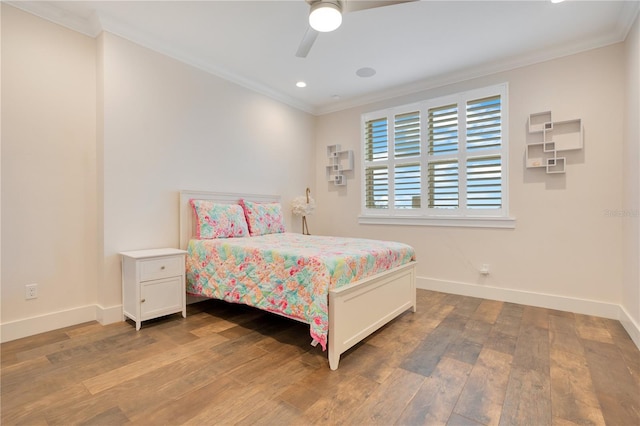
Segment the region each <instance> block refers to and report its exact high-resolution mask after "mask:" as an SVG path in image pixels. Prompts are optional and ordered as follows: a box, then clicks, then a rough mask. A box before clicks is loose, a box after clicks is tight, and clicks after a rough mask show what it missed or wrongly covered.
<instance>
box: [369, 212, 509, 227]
mask: <svg viewBox="0 0 640 426" xmlns="http://www.w3.org/2000/svg"><path fill="white" fill-rule="evenodd" d="M358 223H359V224H361V225H409V226H455V227H462V228H506V229H514V228H515V227H516V219H515V218H514V217H491V216H475V217H443V216H440V217H426V216H376V215H360V216H358Z"/></svg>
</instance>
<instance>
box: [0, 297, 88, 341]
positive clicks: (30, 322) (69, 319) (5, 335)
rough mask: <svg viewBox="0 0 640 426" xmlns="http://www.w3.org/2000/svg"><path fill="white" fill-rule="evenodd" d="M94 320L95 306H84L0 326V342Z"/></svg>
mask: <svg viewBox="0 0 640 426" xmlns="http://www.w3.org/2000/svg"><path fill="white" fill-rule="evenodd" d="M95 320H96V305H86V306H80V307H77V308H72V309H67V310H65V311H58V312H52V313H49V314H45V315H40V316H36V317H31V318H25V319H20V320H16V321H10V322H5V323H3V324H1V325H0V334H1V337H0V341H1V342H3V343H4V342H8V341H11V340H16V339H21V338H23V337H28V336H33V335H34V334H40V333H44V332H46V331H52V330H57V329H59V328H64V327H69V326H71V325H76V324H82V323H83V322H88V321H95Z"/></svg>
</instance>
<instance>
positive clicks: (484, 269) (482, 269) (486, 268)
mask: <svg viewBox="0 0 640 426" xmlns="http://www.w3.org/2000/svg"><path fill="white" fill-rule="evenodd" d="M480 273H481V274H482V275H489V264H488V263H483V264H482V266H481V267H480Z"/></svg>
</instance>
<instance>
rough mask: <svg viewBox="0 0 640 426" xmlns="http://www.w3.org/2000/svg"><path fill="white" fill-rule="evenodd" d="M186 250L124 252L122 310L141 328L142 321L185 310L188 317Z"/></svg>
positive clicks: (122, 254) (184, 314) (166, 249)
mask: <svg viewBox="0 0 640 426" xmlns="http://www.w3.org/2000/svg"><path fill="white" fill-rule="evenodd" d="M186 253H187V252H186V251H185V250H178V249H173V248H161V249H152V250H137V251H125V252H122V253H120V255H121V256H122V311H123V314H124V316H125V317H129V318H131V319H132V320H133V321H135V323H136V330H140V325H141V323H142V321H146V320H149V319H152V318H158V317H161V316H164V315H169V314H173V313H176V312H182V316H183V317H184V318H186V317H187V309H186V295H185V255H186Z"/></svg>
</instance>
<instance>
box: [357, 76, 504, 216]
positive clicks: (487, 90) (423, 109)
mask: <svg viewBox="0 0 640 426" xmlns="http://www.w3.org/2000/svg"><path fill="white" fill-rule="evenodd" d="M496 95H499V96H500V102H501V110H500V113H501V116H500V120H501V122H500V130H501V134H500V137H501V145H500V147H499V148H493V149H487V150H482V151H477V152H471V153H469V152H467V146H466V138H467V133H466V132H467V128H466V117H467V112H466V105H467V102H470V101H475V100H480V99H483V98H487V97H491V96H496ZM454 103H455V104H457V107H458V123H457V128H458V147H457V151H456V152H455V153H450V154H447V155H442V154H429V145H428V140H427V136H426V133H427V132H428V130H427V129H428V120H429V116H428V112H429V109H431V108H438V107H443V106H446V105H450V104H454ZM462 109H464V112H462ZM415 111H419V113H420V129H421V135H420V153H419V155H417V156H414V157H401V158H396V156H395V155H394V138H395V134H394V133H395V132H394V120H395V117H396V116H399V115H402V114H407V113H411V112H415ZM384 118H386V120H387V144H388V146H387V158H386V160H384V161H380V160H367V136H366V130H367V122H369V121H371V120H377V119H384ZM360 129H361V147H362V155H361V156H360V163H361V171H362V173H361V176H362V188H361V204H360V205H361V214H360V216H359V217H358V222H359V223H361V224H390V225H413V226H416V225H418V226H422V225H424V226H470V227H491V228H514V227H515V219H514V218H512V217H510V216H509V86H508V83H500V84H497V85H493V86H488V87H483V88H479V89H472V90H468V91H464V92H459V93H454V94H450V95H446V96H441V97H437V98H433V99H427V100H424V101H421V102H415V103H411V104H407V105H400V106H397V107H391V108H386V109H382V110H378V111H372V112H366V113H363V114H362V115H361V127H360ZM496 155H499V156H500V162H501V164H500V165H501V207H500V208H498V209H490V208H487V209H478V208H469V207H467V204H466V203H467V197H466V195H467V194H466V180H467V175H466V173H467V172H466V168H467V161H468V160H473V159H475V158H484V157H486V158H489V157H492V156H496ZM446 159H455V160H456V161H457V164H458V168H459V171H458V176H459V184H458V185H459V188H458V190H459V192H458V207H457V208H454V209H445V208H429V207H428V202H427V200H428V199H429V188H428V184H427V176H426V173H428V167H429V164H432V163H433V162H434V161H435V160H438V161H440V160H446ZM431 160H433V161H431ZM415 162H419V163H420V169H421V171H420V174H421V179H420V182H421V184H420V200H421V206H420V207H419V208H396V207H395V205H394V204H395V199H394V195H395V194H394V170H395V167H396V166H397V165H403V164H408V163H415ZM372 166H386V167H387V177H388V182H389V192H388V206H387V208H381V209H371V208H367V182H366V179H367V167H372ZM463 174H464V178H463ZM463 181H464V182H463Z"/></svg>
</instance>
